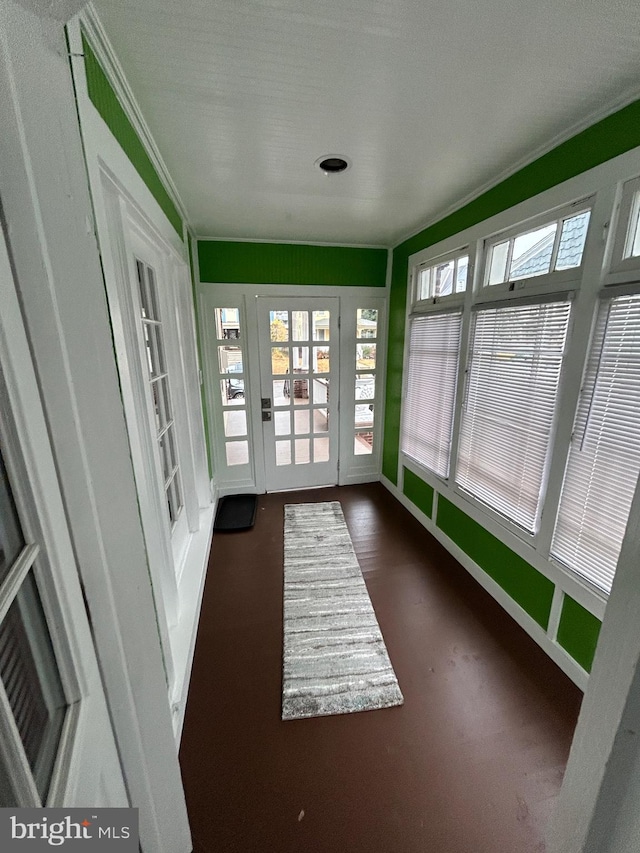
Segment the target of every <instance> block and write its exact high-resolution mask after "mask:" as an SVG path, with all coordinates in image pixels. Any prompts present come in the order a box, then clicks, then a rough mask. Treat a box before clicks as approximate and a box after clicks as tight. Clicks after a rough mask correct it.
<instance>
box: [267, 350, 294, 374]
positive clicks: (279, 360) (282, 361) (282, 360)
mask: <svg viewBox="0 0 640 853" xmlns="http://www.w3.org/2000/svg"><path fill="white" fill-rule="evenodd" d="M271 372H272V373H273V374H274V375H276V376H278V375H279V374H282V373H290V372H291V368H290V366H289V350H288V349H287V347H271Z"/></svg>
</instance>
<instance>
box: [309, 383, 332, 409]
mask: <svg viewBox="0 0 640 853" xmlns="http://www.w3.org/2000/svg"><path fill="white" fill-rule="evenodd" d="M328 400H329V380H328V379H314V380H313V402H314V403H316V404H317V403H326V402H328Z"/></svg>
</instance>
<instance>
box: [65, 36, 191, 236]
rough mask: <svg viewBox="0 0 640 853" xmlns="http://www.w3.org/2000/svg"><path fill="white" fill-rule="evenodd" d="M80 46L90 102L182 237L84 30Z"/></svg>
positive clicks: (173, 211) (172, 207)
mask: <svg viewBox="0 0 640 853" xmlns="http://www.w3.org/2000/svg"><path fill="white" fill-rule="evenodd" d="M82 46H83V52H84V66H85V71H86V75H87V90H88V92H89V98H90V99H91V102H92V103H93V105H94V107H95V108H96V109H97V110H98V112H99V113H100V115H101V116H102V118H103V119H104V121H105V122H106V124H107V126H108V128H109V130H110V131H111V133H113V135H114V136H115V138H116V139H117V141H118V143H119V144H120V146H121V148H122V150H123V151H124V153H125V154H126V155H127V157H128V158H129V160H130V161H131V163H132V164H133V166H134V168H135V170H136V171H137V173H138V174H139V175H140V177H141V178H142V180H143V181H144V182H145V184H146V185H147V187H148V189H149V190H150V192H151V194H152V195H153V197H154V198H155V200H156V201H157V202H158V204H159V205H160V207H161V208H162V210H163V211H164V213H165V215H166V217H167V219H168V220H169V222H170V223H171V224H172V225H173V227H174V228H175V229H176V231H177V232H178V234H179V235H180V239H182V238H183V227H182V217H181V216H180V214H179V213H178V210H177V209H176V206H175V205H174V203H173V201H172V200H171V197H170V196H169V193H168V192H167V190H166V188H165V186H164V184H163V183H162V181H161V179H160V176H159V175H158V173H157V172H156V169H155V166H154V165H153V163H152V162H151V159H150V157H149V155H148V154H147V152H146V149H145V147H144V145H143V144H142V142H141V141H140V137H139V136H138V134H137V133H136V131H135V129H134V127H133V125H132V124H131V122H130V121H129V119H128V117H127V114H126V113H125V111H124V110H123V108H122V105H121V104H120V101H119V100H118V96H117V95H116V93H115V91H114V90H113V87H112V86H111V83H110V82H109V79H108V77H107V75H106V74H105V72H104V70H103V68H102V66H101V65H100V63H99V62H98V59H97V57H96V55H95V53H94V52H93V50H92V49H91V45H90V44H89V42H88V41H87V39H86V38H85V35H84V33H83V34H82Z"/></svg>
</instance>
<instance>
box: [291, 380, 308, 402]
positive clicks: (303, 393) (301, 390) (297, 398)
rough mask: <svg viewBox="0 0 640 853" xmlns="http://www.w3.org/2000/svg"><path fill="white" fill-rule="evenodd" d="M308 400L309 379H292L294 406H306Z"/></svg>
mask: <svg viewBox="0 0 640 853" xmlns="http://www.w3.org/2000/svg"><path fill="white" fill-rule="evenodd" d="M308 402H309V380H308V379H294V380H293V403H294V405H296V406H306V405H307V404H308Z"/></svg>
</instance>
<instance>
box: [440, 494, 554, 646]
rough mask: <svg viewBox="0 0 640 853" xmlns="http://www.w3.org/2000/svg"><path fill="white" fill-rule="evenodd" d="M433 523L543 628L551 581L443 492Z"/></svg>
mask: <svg viewBox="0 0 640 853" xmlns="http://www.w3.org/2000/svg"><path fill="white" fill-rule="evenodd" d="M436 524H437V526H438V527H439V528H440V530H442V532H443V533H446V534H447V536H448V537H449V539H452V540H453V541H454V542H455V543H456V545H458V546H459V547H460V548H462V550H463V551H464V552H465V554H468V555H469V557H471V559H472V560H473V561H474V563H477V564H478V565H479V566H480V568H481V569H483V570H484V571H485V572H486V573H487V574H488V575H489V576H490V577H492V578H493V580H494V581H495V582H496V583H497V584H499V585H500V586H501V587H502V589H503V590H504V591H505V592H506V593H507V594H508V595H510V596H511V598H513V600H514V601H516V602H517V603H518V604H519V605H520V607H522V608H523V610H526V612H527V613H528V614H529V616H531V617H532V618H533V619H535V621H536V622H537V623H538V624H539V625H540V626H541V627H542V628H544V629H545V630H546V628H547V626H548V624H549V614H550V613H551V602H552V600H553V591H554V585H553V583H552V582H551V581H550V580H549V579H548V578H546V577H545V576H544V575H542V574H540V572H539V571H537V569H534V568H533V566H530V565H529V563H527V561H526V560H523V559H522V557H520V556H519V555H518V554H516V553H515V552H514V551H512V550H511V549H510V548H508V547H507V546H506V545H505V544H504V543H503V542H501V541H500V540H499V539H496V537H495V536H493V535H492V534H491V533H489V531H488V530H485V529H484V527H482V525H481V524H478V523H477V522H476V521H474V520H473V519H471V518H469V516H468V515H466V513H464V512H462V510H460V509H458V508H457V507H456V506H454V505H453V504H452V503H451V501H448V500H447V499H446V498H444V497H443V496H442V495H440V496H439V497H438V515H437V519H436Z"/></svg>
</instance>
